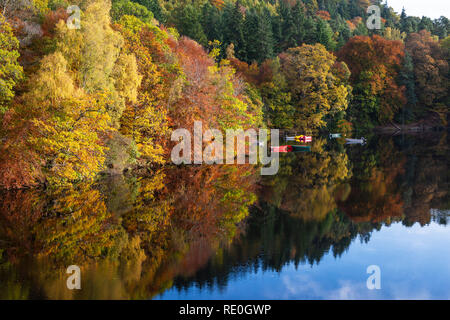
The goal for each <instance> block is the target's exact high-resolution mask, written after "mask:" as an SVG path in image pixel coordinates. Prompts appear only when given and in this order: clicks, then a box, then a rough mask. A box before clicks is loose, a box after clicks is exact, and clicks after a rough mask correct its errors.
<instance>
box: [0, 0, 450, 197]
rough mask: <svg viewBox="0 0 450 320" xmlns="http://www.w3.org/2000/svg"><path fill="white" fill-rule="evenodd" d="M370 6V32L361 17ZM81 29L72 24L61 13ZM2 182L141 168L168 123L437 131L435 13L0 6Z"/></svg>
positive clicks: (442, 86) (252, 5) (311, 7)
mask: <svg viewBox="0 0 450 320" xmlns="http://www.w3.org/2000/svg"><path fill="white" fill-rule="evenodd" d="M371 4H376V5H378V6H379V7H380V8H381V16H382V19H381V20H382V28H381V29H380V30H369V29H368V28H367V26H366V21H367V18H368V16H369V15H370V14H367V7H368V6H369V5H371ZM72 5H77V6H79V8H80V9H81V12H80V28H69V26H70V25H71V23H73V21H74V20H73V18H74V16H73V10H72V13H70V14H69V13H68V11H67V8H68V7H69V6H72ZM0 9H1V12H2V14H1V15H0V57H1V59H0V140H1V145H0V187H1V188H22V187H28V186H35V185H40V184H45V185H50V186H61V185H70V184H72V183H74V182H78V181H82V180H92V179H94V177H96V176H97V174H98V173H100V172H102V171H105V170H110V171H112V172H118V173H120V172H123V171H124V170H128V169H140V170H143V171H150V172H152V171H154V170H155V168H158V167H160V166H161V165H163V164H164V163H166V162H167V160H168V156H169V151H168V150H169V149H170V148H169V147H170V146H171V141H170V133H171V131H172V130H174V129H176V128H187V129H190V128H192V125H193V123H194V121H196V120H199V121H202V123H203V128H204V129H207V128H215V129H219V130H225V129H229V128H234V129H236V128H243V129H248V128H263V127H268V128H283V129H296V130H301V131H302V132H305V133H309V132H317V131H327V130H329V131H335V130H336V131H340V132H343V131H351V130H352V129H357V130H369V129H372V128H374V127H376V126H382V125H386V124H390V123H394V122H396V123H413V122H417V121H420V120H423V119H430V118H435V119H437V120H438V121H439V125H440V126H447V119H448V112H449V105H450V100H449V99H450V98H449V97H450V96H449V92H448V88H449V79H450V78H449V60H450V36H449V35H450V23H449V20H448V18H446V17H441V18H439V19H436V20H432V19H429V18H427V17H422V18H417V17H409V16H407V15H406V14H405V12H402V13H401V14H397V13H395V12H394V11H393V10H392V9H391V8H390V7H388V6H387V5H385V4H381V3H380V1H369V0H237V1H236V0H225V1H223V0H198V1H189V0H167V1H163V0H133V1H131V0H112V1H110V0H71V1H70V2H68V1H65V0H17V1H6V0H0Z"/></svg>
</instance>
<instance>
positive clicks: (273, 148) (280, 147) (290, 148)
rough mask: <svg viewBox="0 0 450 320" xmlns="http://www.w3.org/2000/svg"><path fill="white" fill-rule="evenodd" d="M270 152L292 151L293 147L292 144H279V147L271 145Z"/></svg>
mask: <svg viewBox="0 0 450 320" xmlns="http://www.w3.org/2000/svg"><path fill="white" fill-rule="evenodd" d="M271 150H272V152H279V153H285V152H292V150H293V148H292V146H279V147H271Z"/></svg>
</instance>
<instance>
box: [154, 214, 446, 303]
mask: <svg viewBox="0 0 450 320" xmlns="http://www.w3.org/2000/svg"><path fill="white" fill-rule="evenodd" d="M449 244H450V228H449V227H448V226H445V225H439V224H437V223H435V222H432V223H430V224H429V225H426V226H423V227H421V226H420V225H419V224H418V223H416V224H415V225H414V226H412V227H405V226H403V225H402V224H401V223H394V224H392V225H391V226H389V227H386V226H384V227H382V229H381V230H380V231H375V232H374V233H373V234H372V237H371V239H370V241H369V242H368V243H361V241H359V239H356V240H355V241H354V242H353V243H352V245H351V246H350V248H349V249H348V252H346V253H344V254H343V255H342V256H341V257H338V258H335V257H333V254H332V253H328V254H327V255H326V256H325V257H324V258H323V260H322V261H321V262H320V263H319V264H318V265H316V264H315V265H313V266H311V265H309V264H304V265H299V266H298V267H297V268H296V267H295V264H294V263H288V264H286V265H285V266H283V268H282V270H281V271H280V272H275V271H263V270H262V268H261V267H259V268H258V269H257V271H256V272H255V271H254V270H252V268H249V269H246V270H244V271H236V272H232V274H231V275H230V279H229V280H228V284H227V287H226V288H224V289H222V290H220V289H218V287H217V286H214V287H213V288H212V290H210V289H203V290H200V289H199V288H198V287H196V286H195V285H192V286H190V287H189V288H188V289H187V290H181V291H179V290H177V289H171V290H168V291H167V292H165V293H164V294H162V295H161V296H159V297H158V299H161V298H162V299H450V292H449V289H448V288H450V268H449V266H450V245H449ZM372 264H376V265H379V266H380V268H381V277H382V278H381V279H382V280H381V290H368V289H367V287H366V280H367V278H368V276H369V275H368V274H366V268H367V267H368V266H369V265H372Z"/></svg>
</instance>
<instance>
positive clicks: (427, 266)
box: [0, 133, 450, 299]
mask: <svg viewBox="0 0 450 320" xmlns="http://www.w3.org/2000/svg"><path fill="white" fill-rule="evenodd" d="M367 138H368V143H367V145H351V146H346V145H345V144H344V142H343V141H339V140H329V139H327V138H326V137H314V141H313V143H312V144H311V152H303V153H291V154H283V155H282V156H281V159H280V170H279V173H278V174H277V175H276V176H271V177H267V176H266V177H261V176H260V175H259V172H260V171H259V168H257V167H254V166H250V165H243V166H196V167H194V166H190V167H179V168H168V169H165V170H161V171H159V172H157V173H155V174H153V175H151V176H148V177H134V176H127V177H124V176H116V177H104V178H102V179H100V180H99V181H98V182H96V183H94V184H80V185H77V186H75V187H72V188H66V189H58V190H24V191H15V192H2V193H0V298H1V299H450V289H449V288H450V268H449V266H450V227H449V223H450V211H449V209H450V199H449V178H448V177H449V166H448V158H449V144H448V138H447V135H446V134H445V133H444V134H440V133H436V134H426V135H417V136H402V135H398V136H394V137H390V136H371V137H367ZM69 265H77V266H79V267H80V268H81V290H73V291H72V290H68V289H67V286H66V280H67V278H68V276H69V275H68V274H66V268H67V267H68V266H69ZM371 265H377V266H379V267H380V270H381V289H379V290H369V289H367V286H366V281H367V278H368V277H369V276H370V275H369V274H367V272H366V271H367V267H369V266H371Z"/></svg>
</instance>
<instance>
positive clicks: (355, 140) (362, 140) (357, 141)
mask: <svg viewBox="0 0 450 320" xmlns="http://www.w3.org/2000/svg"><path fill="white" fill-rule="evenodd" d="M345 140H346V141H347V143H346V144H366V139H365V138H361V139H349V138H347V139H345Z"/></svg>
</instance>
